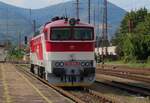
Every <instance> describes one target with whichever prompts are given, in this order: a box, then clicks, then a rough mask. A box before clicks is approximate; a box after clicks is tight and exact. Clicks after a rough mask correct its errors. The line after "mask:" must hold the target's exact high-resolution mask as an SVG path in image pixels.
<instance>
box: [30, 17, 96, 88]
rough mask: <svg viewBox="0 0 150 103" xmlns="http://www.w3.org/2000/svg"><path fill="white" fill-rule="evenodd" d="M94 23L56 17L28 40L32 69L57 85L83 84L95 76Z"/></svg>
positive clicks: (86, 83)
mask: <svg viewBox="0 0 150 103" xmlns="http://www.w3.org/2000/svg"><path fill="white" fill-rule="evenodd" d="M94 46H95V39H94V27H93V26H91V25H89V24H85V23H81V22H80V21H79V20H75V19H70V20H68V19H67V18H66V19H58V18H57V20H55V21H52V22H50V23H47V24H46V25H45V26H43V27H42V29H41V31H40V33H39V35H36V36H34V37H33V38H32V39H31V41H30V49H31V52H30V59H31V69H30V70H31V72H32V73H36V74H37V75H39V76H40V77H42V78H45V79H46V80H48V81H49V82H50V83H52V84H54V85H57V86H86V85H90V84H92V83H93V82H94V80H95V60H94Z"/></svg>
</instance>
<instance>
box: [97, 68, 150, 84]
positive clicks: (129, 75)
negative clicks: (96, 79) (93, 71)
mask: <svg viewBox="0 0 150 103" xmlns="http://www.w3.org/2000/svg"><path fill="white" fill-rule="evenodd" d="M97 73H98V74H104V75H110V76H115V77H120V78H124V79H131V80H135V81H140V82H144V83H147V84H150V78H147V77H142V76H138V75H134V74H132V73H128V72H118V71H113V70H104V69H99V70H97Z"/></svg>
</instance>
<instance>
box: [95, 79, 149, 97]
mask: <svg viewBox="0 0 150 103" xmlns="http://www.w3.org/2000/svg"><path fill="white" fill-rule="evenodd" d="M95 83H97V84H102V85H107V86H110V87H114V88H117V89H120V90H124V91H127V92H129V93H132V94H134V95H141V96H145V97H147V96H150V92H149V91H150V89H149V88H145V87H139V86H135V85H131V84H127V83H123V82H118V81H108V80H107V81H105V82H101V81H98V80H97V81H96V82H95Z"/></svg>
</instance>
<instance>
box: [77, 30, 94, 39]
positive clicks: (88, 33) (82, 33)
mask: <svg viewBox="0 0 150 103" xmlns="http://www.w3.org/2000/svg"><path fill="white" fill-rule="evenodd" d="M74 39H75V40H93V29H91V28H74Z"/></svg>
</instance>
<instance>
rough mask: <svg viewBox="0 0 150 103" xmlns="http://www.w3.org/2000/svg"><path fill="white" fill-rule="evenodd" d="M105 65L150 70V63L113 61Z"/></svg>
mask: <svg viewBox="0 0 150 103" xmlns="http://www.w3.org/2000/svg"><path fill="white" fill-rule="evenodd" d="M105 64H108V65H125V66H129V67H133V68H134V67H137V68H149V69H150V62H148V63H124V62H123V61H111V62H106V63H105Z"/></svg>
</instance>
